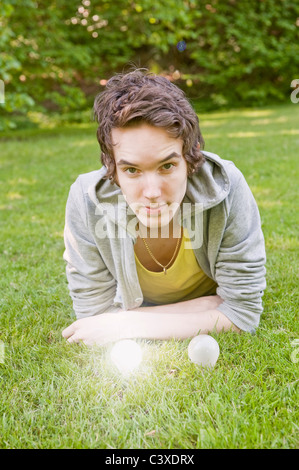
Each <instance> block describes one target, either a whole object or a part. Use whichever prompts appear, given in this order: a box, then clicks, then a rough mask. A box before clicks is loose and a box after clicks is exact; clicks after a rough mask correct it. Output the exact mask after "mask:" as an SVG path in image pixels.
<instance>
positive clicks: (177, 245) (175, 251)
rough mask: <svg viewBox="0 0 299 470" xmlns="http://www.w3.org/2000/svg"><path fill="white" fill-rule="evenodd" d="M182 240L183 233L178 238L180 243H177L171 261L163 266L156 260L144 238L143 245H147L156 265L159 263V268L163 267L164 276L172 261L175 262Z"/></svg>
mask: <svg viewBox="0 0 299 470" xmlns="http://www.w3.org/2000/svg"><path fill="white" fill-rule="evenodd" d="M141 238H142V237H141ZM181 238H182V231H181V235H180V237H179V238H178V241H177V244H176V247H175V250H174V253H173V255H172V257H171V260H170V261H169V262H168V263H167V264H166V265H165V266H163V264H161V263H160V262H159V261H158V260H157V259H156V258H155V256H154V255H153V253H152V252H151V250H150V247H149V246H148V244H147V243H146V241H145V239H144V238H142V240H143V243H144V244H145V248H146V249H147V251H148V253H149V255H150V256H151V258H152V259H153V260H154V261H155V263H157V264H158V265H159V266H161V268H163V272H164V274H167V268H168V266H169V265H170V264H171V263H172V261H173V260H174V257H175V256H176V254H177V251H178V247H179V244H180V241H181Z"/></svg>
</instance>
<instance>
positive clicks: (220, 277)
mask: <svg viewBox="0 0 299 470" xmlns="http://www.w3.org/2000/svg"><path fill="white" fill-rule="evenodd" d="M226 204H227V207H226V209H227V223H226V227H225V231H224V234H223V238H222V242H221V246H220V249H219V253H218V256H217V260H216V264H215V267H216V271H215V277H216V281H217V283H218V286H219V287H218V288H217V294H218V295H219V296H220V297H221V298H222V299H223V300H224V302H223V303H222V304H221V305H220V306H219V307H218V310H220V311H221V312H222V313H223V314H224V315H226V316H227V317H228V318H229V319H230V320H231V322H232V323H234V324H235V325H236V326H237V327H238V328H240V329H241V330H244V331H249V332H251V333H254V332H255V328H256V327H257V326H258V325H259V321H260V316H261V313H262V312H263V305H262V296H263V293H264V292H263V291H264V289H265V288H266V279H265V275H266V268H265V263H266V253H265V242H264V236H263V233H262V229H261V220H260V214H259V210H258V207H257V204H256V201H255V199H254V197H253V194H252V192H251V190H250V188H249V186H248V184H247V182H246V180H245V178H244V176H243V175H242V174H241V173H240V179H239V181H238V184H237V187H236V189H235V191H234V192H233V194H232V195H231V196H229V198H228V200H227V202H226Z"/></svg>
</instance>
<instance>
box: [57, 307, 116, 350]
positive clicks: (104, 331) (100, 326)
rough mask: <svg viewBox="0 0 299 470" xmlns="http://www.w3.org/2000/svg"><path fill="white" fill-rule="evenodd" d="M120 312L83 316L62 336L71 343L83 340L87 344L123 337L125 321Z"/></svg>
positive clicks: (66, 329) (111, 340)
mask: <svg viewBox="0 0 299 470" xmlns="http://www.w3.org/2000/svg"><path fill="white" fill-rule="evenodd" d="M122 320H123V319H122V317H121V316H120V314H119V313H113V314H111V313H102V314H101V315H95V316H92V317H87V318H81V319H80V320H77V321H75V322H74V323H72V324H71V325H70V326H68V327H67V328H65V329H64V330H63V332H62V336H63V337H64V338H66V339H67V341H68V342H69V343H79V342H80V341H82V342H83V343H84V344H86V345H87V346H92V345H95V344H97V345H100V346H102V345H104V344H107V343H109V342H113V341H117V340H119V339H121V332H122V331H123V321H122Z"/></svg>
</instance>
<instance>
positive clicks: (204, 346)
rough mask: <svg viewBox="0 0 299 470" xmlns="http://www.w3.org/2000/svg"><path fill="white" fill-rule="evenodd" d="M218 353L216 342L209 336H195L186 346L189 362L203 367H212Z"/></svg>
mask: <svg viewBox="0 0 299 470" xmlns="http://www.w3.org/2000/svg"><path fill="white" fill-rule="evenodd" d="M219 353H220V349H219V345H218V343H217V341H216V340H215V339H214V338H212V336H209V335H198V336H195V338H193V339H192V340H191V341H190V343H189V346H188V356H189V359H190V360H191V362H194V363H195V364H198V365H200V366H203V367H214V365H215V364H216V362H217V359H218V357H219Z"/></svg>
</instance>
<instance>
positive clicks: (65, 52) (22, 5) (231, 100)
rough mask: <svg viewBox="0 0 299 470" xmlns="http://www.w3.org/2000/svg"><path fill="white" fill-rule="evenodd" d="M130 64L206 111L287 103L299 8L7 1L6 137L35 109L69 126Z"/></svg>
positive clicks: (221, 1) (2, 36)
mask: <svg viewBox="0 0 299 470" xmlns="http://www.w3.org/2000/svg"><path fill="white" fill-rule="evenodd" d="M207 2H210V3H207ZM179 41H184V42H185V43H186V47H185V48H183V49H184V50H178V47H177V45H178V42H179ZM132 63H134V64H135V65H137V66H138V67H147V68H149V69H150V70H151V71H153V72H155V73H159V74H164V75H165V76H167V77H168V78H169V79H170V80H173V81H174V82H175V83H176V84H177V85H178V86H180V87H181V88H182V89H184V90H185V91H186V92H187V95H188V96H189V97H190V98H191V99H193V100H194V101H195V102H196V103H198V102H199V103H201V105H200V106H201V107H202V109H209V108H210V109H212V108H213V109H215V108H220V107H231V106H234V107H236V106H260V105H265V104H269V103H271V102H276V103H277V102H279V101H286V100H287V99H289V96H290V92H291V89H290V83H291V81H292V80H293V79H294V78H298V77H297V76H298V75H299V72H298V68H299V3H298V2H294V1H293V0H250V1H249V0H242V1H241V0H205V1H202V0H164V1H163V2H159V3H158V2H156V3H153V2H152V1H151V0H137V1H136V2H135V1H130V0H113V1H110V0H82V1H80V0H77V1H72V2H70V1H67V0H47V1H45V0H35V1H34V0H23V1H22V2H20V1H18V0H2V1H1V4H0V79H1V80H3V82H4V85H5V103H2V104H0V111H1V116H0V130H1V129H2V130H3V129H5V128H14V127H18V126H19V125H21V124H19V123H20V122H22V116H25V117H26V119H27V120H28V119H29V120H30V118H29V115H28V112H29V111H31V113H33V114H34V115H35V116H37V115H38V113H40V114H41V115H42V114H45V113H46V114H48V113H54V114H55V116H56V118H57V120H58V121H59V117H60V116H62V115H64V114H65V113H66V114H68V115H69V116H70V120H71V119H72V118H71V115H72V113H75V114H76V116H78V112H79V111H80V110H86V109H87V108H90V107H91V106H92V102H93V99H94V97H95V95H96V94H97V93H98V92H100V91H101V90H102V89H103V85H104V84H105V80H107V79H108V78H109V77H110V76H111V75H113V74H114V73H116V72H120V71H123V70H124V69H125V70H126V69H127V67H126V66H127V65H128V64H132ZM76 119H78V118H76ZM36 125H37V124H36Z"/></svg>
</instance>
